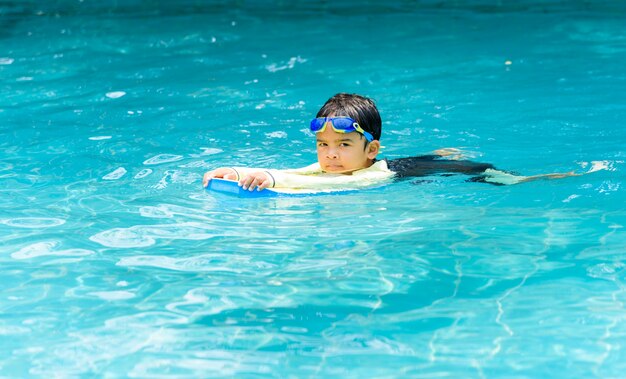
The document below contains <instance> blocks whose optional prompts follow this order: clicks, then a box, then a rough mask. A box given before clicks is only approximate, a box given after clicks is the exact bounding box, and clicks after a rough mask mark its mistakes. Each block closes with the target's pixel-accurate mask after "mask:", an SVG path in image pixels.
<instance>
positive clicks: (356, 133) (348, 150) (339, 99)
mask: <svg viewBox="0 0 626 379" xmlns="http://www.w3.org/2000/svg"><path fill="white" fill-rule="evenodd" d="M310 127H311V131H312V132H314V133H315V136H316V140H317V163H314V164H312V165H310V166H307V167H303V168H300V169H292V170H268V169H254V168H240V167H221V168H218V169H215V170H213V171H209V172H207V173H206V174H204V178H203V180H202V185H203V186H204V187H206V186H208V183H209V181H210V180H211V179H213V178H223V179H229V180H236V181H238V182H239V185H240V186H241V187H242V188H243V189H247V190H249V191H253V190H255V189H256V190H258V191H260V190H263V189H265V188H274V187H276V188H308V189H336V188H346V187H352V188H353V187H365V186H370V185H372V184H376V183H380V182H384V181H385V180H388V179H390V178H393V177H415V176H426V175H432V174H446V173H447V174H456V173H459V174H466V175H475V176H474V177H473V178H470V181H480V182H487V183H493V184H499V185H502V184H516V183H521V182H528V181H532V180H536V179H542V178H546V179H555V178H563V177H566V176H572V175H576V174H574V173H573V172H569V173H563V174H546V175H536V176H530V177H525V176H517V175H512V174H509V173H506V172H503V171H499V170H496V169H495V168H494V167H493V165H491V164H488V163H478V162H472V161H467V160H455V159H442V158H443V157H445V156H450V155H455V154H456V155H459V153H460V152H459V151H458V150H456V149H441V150H437V151H435V152H434V153H433V154H431V155H423V156H417V157H408V158H399V159H393V160H386V159H384V160H377V159H376V156H377V155H378V152H379V150H380V142H379V141H380V136H381V129H382V121H381V119H380V114H379V113H378V109H377V108H376V105H375V104H374V102H373V101H372V100H371V99H369V98H366V97H363V96H360V95H356V94H347V93H339V94H336V95H335V96H333V97H331V98H330V99H328V101H326V103H325V104H324V106H322V108H321V109H320V110H319V112H317V115H316V118H315V119H313V120H312V121H311V126H310Z"/></svg>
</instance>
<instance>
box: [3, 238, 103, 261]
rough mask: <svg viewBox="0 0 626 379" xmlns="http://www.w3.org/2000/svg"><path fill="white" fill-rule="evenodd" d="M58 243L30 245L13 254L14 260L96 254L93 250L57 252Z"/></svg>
mask: <svg viewBox="0 0 626 379" xmlns="http://www.w3.org/2000/svg"><path fill="white" fill-rule="evenodd" d="M58 244H59V243H58V242H56V241H49V242H37V243H34V244H31V245H28V246H26V247H24V248H21V249H20V250H18V251H16V252H15V253H13V254H11V258H13V259H31V258H37V257H43V256H63V257H83V256H87V255H92V254H95V252H94V251H92V250H87V249H65V250H55V248H56V247H57V246H58Z"/></svg>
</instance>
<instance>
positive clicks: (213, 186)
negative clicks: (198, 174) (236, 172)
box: [207, 179, 297, 198]
mask: <svg viewBox="0 0 626 379" xmlns="http://www.w3.org/2000/svg"><path fill="white" fill-rule="evenodd" d="M207 190H209V191H215V192H221V193H225V194H228V195H234V196H237V197H246V198H254V197H278V196H297V195H295V194H294V195H291V194H284V193H279V192H276V191H272V190H271V189H267V188H266V189H264V190H261V191H257V190H254V191H248V190H245V189H243V188H241V187H240V186H239V184H238V183H237V182H235V181H233V180H225V179H211V180H210V181H209V185H208V187H207Z"/></svg>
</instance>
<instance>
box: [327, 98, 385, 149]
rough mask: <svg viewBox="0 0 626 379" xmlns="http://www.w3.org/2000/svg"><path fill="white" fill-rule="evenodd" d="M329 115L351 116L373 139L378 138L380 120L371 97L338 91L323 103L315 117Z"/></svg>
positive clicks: (380, 129)
mask: <svg viewBox="0 0 626 379" xmlns="http://www.w3.org/2000/svg"><path fill="white" fill-rule="evenodd" d="M330 115H334V116H337V117H350V118H353V119H354V120H356V122H358V123H359V125H360V126H361V128H363V130H365V131H366V132H369V133H370V134H371V135H372V136H373V137H374V139H375V140H380V134H381V131H382V121H381V119H380V114H379V113H378V109H377V108H376V104H374V101H373V100H372V99H369V98H367V97H365V96H361V95H357V94H350V93H338V94H336V95H335V96H333V97H331V98H330V99H328V100H327V101H326V103H324V105H323V106H322V108H320V110H319V111H318V112H317V116H315V117H328V116H330Z"/></svg>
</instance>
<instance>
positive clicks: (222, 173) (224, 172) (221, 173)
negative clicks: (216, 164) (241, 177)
mask: <svg viewBox="0 0 626 379" xmlns="http://www.w3.org/2000/svg"><path fill="white" fill-rule="evenodd" d="M237 176H238V175H237V172H236V171H235V170H233V169H232V168H228V167H220V168H217V169H215V170H213V171H209V172H207V173H206V174H204V177H203V178H202V187H206V186H208V185H209V181H210V180H211V179H213V178H218V179H228V180H237Z"/></svg>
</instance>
